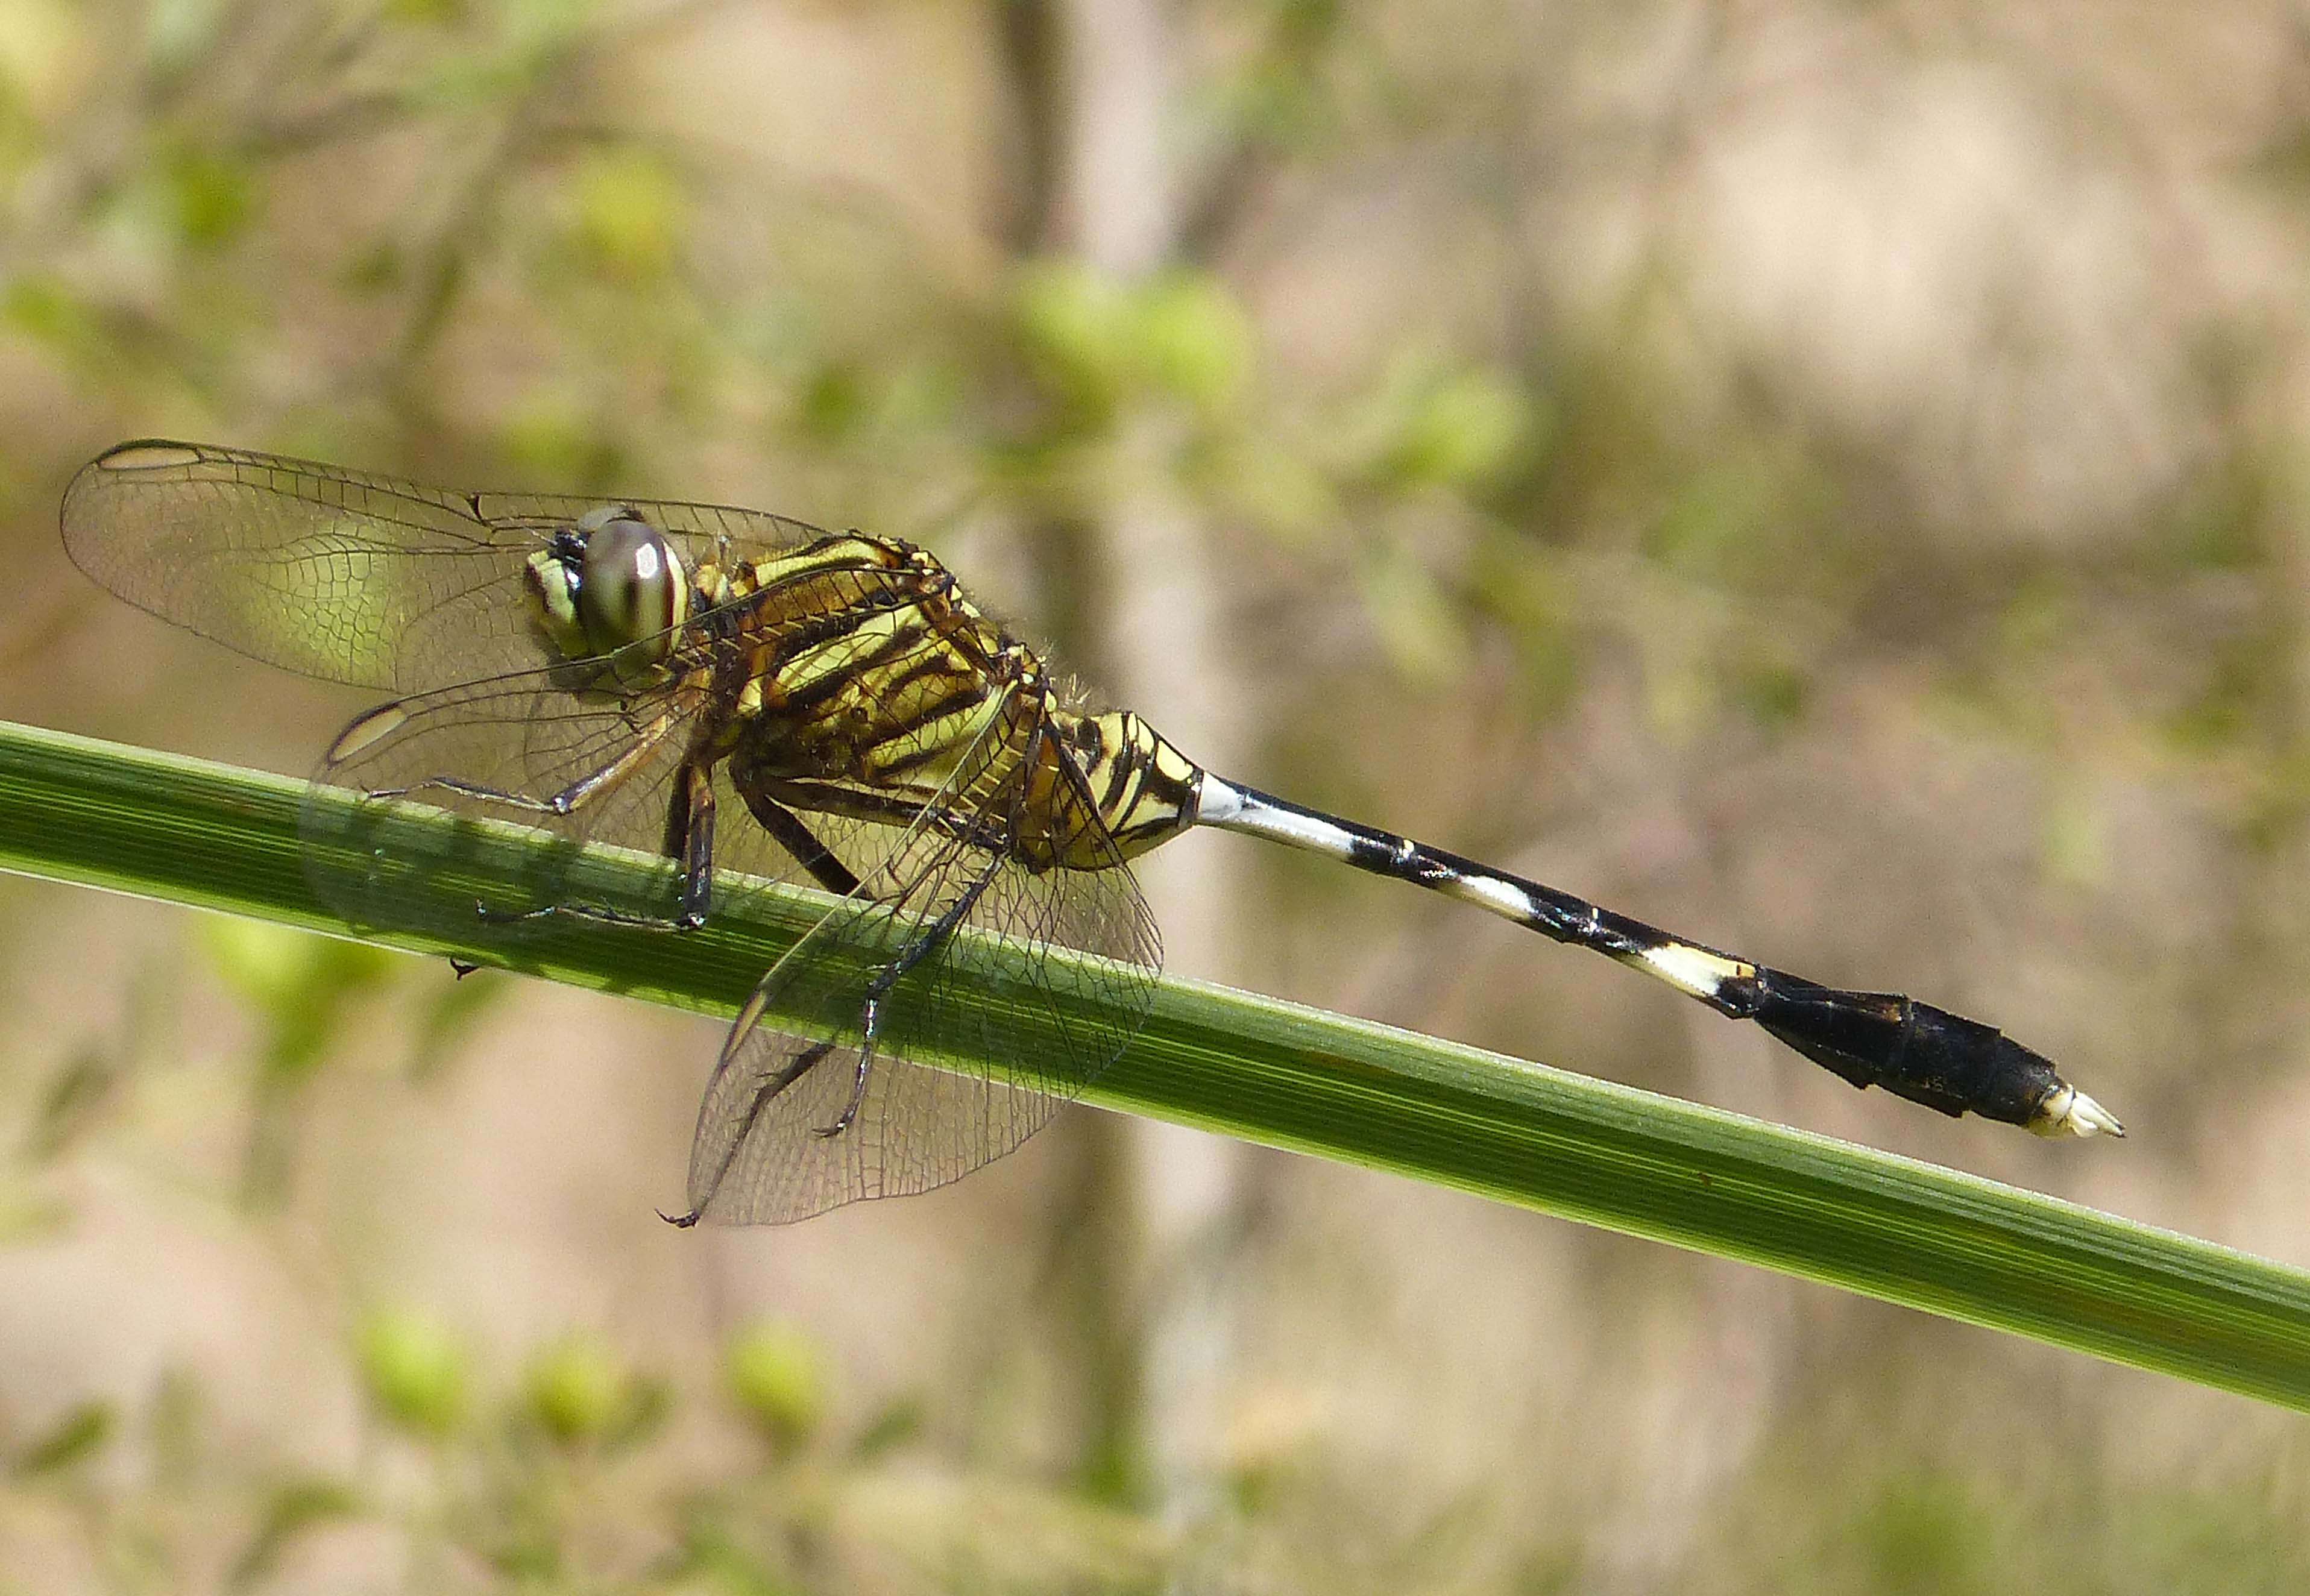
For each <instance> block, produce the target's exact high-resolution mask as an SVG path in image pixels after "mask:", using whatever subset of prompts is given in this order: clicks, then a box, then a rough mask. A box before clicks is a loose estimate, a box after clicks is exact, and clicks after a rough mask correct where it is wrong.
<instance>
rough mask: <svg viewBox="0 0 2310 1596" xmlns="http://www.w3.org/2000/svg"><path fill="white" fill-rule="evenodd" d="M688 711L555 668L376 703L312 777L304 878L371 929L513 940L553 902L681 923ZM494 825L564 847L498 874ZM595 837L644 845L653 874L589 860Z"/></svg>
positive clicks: (663, 697) (671, 698)
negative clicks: (562, 682) (569, 688)
mask: <svg viewBox="0 0 2310 1596" xmlns="http://www.w3.org/2000/svg"><path fill="white" fill-rule="evenodd" d="M689 720H690V716H689V715H688V713H687V712H686V709H685V707H684V705H683V704H682V701H681V700H680V699H679V698H677V697H676V696H675V695H674V694H673V693H659V694H654V695H638V696H637V697H635V698H633V699H631V700H630V701H629V702H627V703H624V704H620V703H617V702H613V701H593V700H588V699H582V698H576V697H574V696H572V695H570V694H569V693H566V692H563V691H561V690H559V689H557V688H556V687H555V686H554V685H553V680H552V675H551V672H543V671H536V672H517V673H515V674H511V675H507V676H502V677H498V678H495V679H492V680H490V681H476V682H467V683H464V684H462V685H460V686H456V687H451V688H445V689H443V690H440V691H438V692H432V693H425V694H420V695H417V696H415V697H412V698H400V699H395V700H394V701H393V702H391V703H388V704H385V705H380V706H379V707H378V708H376V709H373V710H370V711H369V713H367V714H366V715H363V716H360V717H359V718H358V719H356V720H355V721H354V722H353V723H352V725H350V726H348V727H347V728H346V729H345V731H344V733H342V734H341V735H340V736H339V737H338V739H337V741H336V742H335V743H334V744H333V745H332V747H331V749H330V750H329V752H328V753H327V754H326V756H324V758H323V759H322V762H321V764H320V766H319V768H317V769H316V770H315V771H314V773H313V780H312V785H311V787H310V789H309V790H308V795H307V798H306V801H305V808H304V813H303V817H302V821H301V825H300V833H301V838H302V841H303V844H304V855H305V866H306V874H307V876H308V879H309V880H310V881H311V882H312V885H313V889H314V892H315V894H316V895H317V896H318V897H319V898H321V900H322V901H323V902H325V903H326V904H327V905H328V906H330V907H332V908H334V909H335V910H336V911H337V912H338V913H339V914H341V915H344V916H345V917H346V918H347V919H348V920H351V921H352V922H353V923H354V924H362V925H379V926H390V927H395V928H400V929H406V930H430V931H438V932H447V933H453V934H457V935H461V936H463V935H478V936H480V937H482V939H483V940H514V939H517V938H519V937H522V936H525V935H528V934H534V932H537V931H538V930H540V929H542V928H543V924H544V919H543V915H544V912H545V911H548V910H551V909H555V908H562V907H569V906H577V905H583V906H587V907H590V908H594V909H597V910H599V911H601V912H603V913H605V914H611V915H620V916H624V917H630V918H636V919H649V920H665V921H670V920H672V919H673V916H674V915H675V914H676V913H677V912H678V911H679V909H680V906H681V903H680V874H681V872H680V866H679V865H678V864H677V863H676V862H675V861H674V860H673V859H672V858H669V857H667V856H666V840H667V835H668V826H669V821H670V819H671V817H672V814H673V804H674V802H675V799H676V796H677V794H676V788H677V785H678V784H677V782H676V780H675V777H676V776H677V774H678V773H679V772H680V770H681V768H682V759H683V756H684V753H685V751H686V750H687V747H688V736H687V733H688V731H689ZM557 800H560V802H559V803H557ZM563 805H567V807H566V808H565V807H563ZM491 828H517V829H523V830H529V831H534V832H542V833H543V834H545V835H546V836H547V837H550V838H551V840H552V842H553V843H554V846H552V847H551V848H550V849H547V850H545V851H544V852H543V854H537V855H535V856H534V857H533V856H531V855H524V856H523V868H522V873H521V875H520V876H519V878H518V879H517V880H512V881H505V880H495V879H491V877H492V872H489V871H487V870H484V869H483V868H482V859H481V854H482V848H483V846H484V844H485V843H486V841H487V840H488V832H489V830H490V829H491ZM587 843H595V844H600V845H605V846H611V847H615V848H621V849H627V850H630V851H632V852H633V853H635V854H640V855H643V856H644V858H643V859H641V860H636V861H630V863H636V864H641V865H644V866H646V868H644V869H642V870H640V871H639V872H632V871H629V872H617V871H605V870H604V869H602V868H600V866H599V864H598V863H595V864H592V865H589V864H588V863H587V861H586V858H585V856H584V854H582V852H581V851H580V850H581V849H582V847H583V846H584V845H586V844H587ZM445 883H466V884H467V885H468V886H469V888H470V889H469V890H467V889H459V890H455V891H452V892H448V893H445V892H443V891H442V886H443V884H445Z"/></svg>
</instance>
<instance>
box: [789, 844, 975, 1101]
mask: <svg viewBox="0 0 2310 1596" xmlns="http://www.w3.org/2000/svg"><path fill="white" fill-rule="evenodd" d="M1001 867H1002V859H1001V855H999V854H989V855H988V857H987V865H986V869H985V870H984V871H982V872H979V875H978V879H977V880H974V881H973V882H971V884H970V885H969V886H968V888H967V889H964V891H963V893H962V895H961V896H960V897H959V898H956V899H955V900H954V902H952V903H951V904H950V905H948V906H947V907H946V908H945V910H944V911H942V913H941V914H940V915H939V917H938V918H937V919H935V920H934V921H932V922H931V923H930V924H927V925H925V926H924V927H923V928H922V930H921V931H920V932H918V933H917V934H916V935H915V936H913V937H911V938H909V939H908V940H907V944H906V946H904V947H902V948H900V949H899V952H898V956H897V957H896V958H893V959H891V960H890V963H888V964H886V965H884V966H883V967H881V969H880V970H878V971H876V972H875V975H874V978H873V980H872V981H870V982H869V983H867V985H866V1002H865V1005H864V1007H863V1008H862V1009H861V1010H860V1011H859V1016H858V1031H859V1040H858V1071H857V1074H856V1076H855V1079H854V1080H852V1081H851V1083H850V1100H849V1102H848V1103H847V1104H845V1105H844V1106H843V1109H842V1115H841V1117H840V1118H838V1119H837V1120H836V1121H835V1122H834V1123H832V1124H830V1125H820V1126H817V1127H816V1130H817V1133H818V1134H819V1135H821V1136H829V1137H831V1136H839V1135H841V1134H842V1133H843V1132H845V1131H847V1130H848V1129H849V1128H850V1125H851V1122H852V1121H854V1120H855V1119H856V1118H857V1117H858V1110H859V1109H860V1108H861V1107H863V1106H864V1105H865V1102H866V1078H867V1073H868V1071H870V1070H871V1069H872V1068H873V1063H874V1044H875V1042H876V1040H877V1039H878V1038H879V1037H880V1036H881V1029H882V1000H883V999H884V998H886V997H888V996H890V989H891V988H893V987H895V986H896V985H898V984H899V982H900V981H903V980H904V979H906V976H907V971H909V970H911V969H913V968H914V967H916V965H919V964H920V963H922V961H923V960H924V959H925V958H929V957H930V956H931V955H932V954H934V953H935V952H937V951H938V950H939V949H940V948H941V947H942V946H943V945H944V944H945V942H946V940H947V939H948V938H949V937H951V936H952V935H953V934H954V930H955V927H956V926H958V925H960V924H962V923H963V921H964V920H965V919H966V918H968V915H969V914H970V911H971V909H972V907H973V906H976V905H977V902H978V900H979V898H980V897H981V896H982V895H983V894H985V892H986V889H987V888H988V887H989V886H990V885H992V884H993V882H994V877H995V874H996V872H997V871H999V870H1000V869H1001Z"/></svg>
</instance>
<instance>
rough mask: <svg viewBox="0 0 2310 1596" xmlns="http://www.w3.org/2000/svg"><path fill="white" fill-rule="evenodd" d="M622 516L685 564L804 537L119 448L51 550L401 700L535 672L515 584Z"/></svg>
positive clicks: (719, 517) (688, 513) (240, 453)
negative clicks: (655, 531)
mask: <svg viewBox="0 0 2310 1596" xmlns="http://www.w3.org/2000/svg"><path fill="white" fill-rule="evenodd" d="M605 503H618V504H626V505H630V506H631V507H633V508H634V509H635V510H636V511H637V512H638V513H639V514H640V515H641V516H643V518H644V519H646V520H647V521H649V522H651V523H652V524H653V525H657V526H659V527H660V528H661V529H663V530H664V531H666V532H667V533H668V534H669V535H670V536H672V537H673V539H674V541H675V542H677V544H679V545H680V546H681V547H682V550H683V551H684V553H685V554H686V555H688V556H689V557H690V558H691V559H699V558H701V557H703V558H723V559H727V558H729V557H731V556H732V555H735V556H737V557H739V558H751V557H753V556H755V555H757V554H768V553H769V552H771V551H776V550H778V549H782V548H787V547H791V546H792V545H793V544H795V543H796V542H804V541H807V540H808V539H809V538H812V537H815V536H818V535H820V533H818V530H817V529H816V528H814V527H811V526H807V525H803V524H802V523H800V522H796V521H788V520H786V518H785V517H783V516H773V515H769V514H767V513H764V512H762V511H759V510H746V509H737V508H733V507H725V506H716V505H694V504H685V503H682V502H680V501H675V500H658V499H584V498H579V497H576V496H572V495H567V494H534V495H530V494H510V493H459V492H455V491H452V490H447V489H442V488H429V487H426V486H424V485H422V484H421V483H416V482H408V481H401V480H400V479H398V478H395V477H389V476H382V475H378V474H374V473H366V472H355V471H344V470H341V469H339V468H338V467H336V466H333V465H323V464H317V463H314V462H311V461H304V460H292V459H288V458H284V457H282V456H281V455H263V454H256V453H254V452H251V451H248V450H244V449H226V448H217V447H211V446H207V445H202V444H186V443H174V442H165V441H148V442H142V443H132V444H123V445H121V446H120V447H117V448H115V449H111V450H109V451H108V452H106V453H105V454H103V455H100V456H99V457H98V458H97V459H95V460H94V461H91V463H90V464H87V465H85V466H83V467H82V468H81V471H80V473H79V474H78V475H76V476H75V477H74V478H73V481H72V486H71V487H70V488H69V489H67V490H65V501H64V537H65V548H66V550H67V551H70V553H71V555H72V558H73V560H74V563H75V564H77V565H78V566H79V567H80V568H81V569H82V570H83V571H85V572H87V573H88V574H89V576H91V577H93V578H94V579H95V580H96V581H98V582H100V583H101V584H103V585H105V586H106V587H109V588H110V589H111V590H112V591H113V592H114V593H117V594H119V595H120V596H121V597H122V598H125V599H126V600H127V601H128V602H129V603H133V604H135V605H137V606H138V607H139V608H141V609H144V610H148V611H150V612H152V613H153V614H155V615H158V616H161V618H162V619H163V620H171V621H174V622H176V623H177V624H178V625H179V626H182V627H187V628H188V629H191V630H193V631H196V632H198V633H200V634H201V635H202V636H203V637H206V638H213V639H214V640H216V641H217V642H220V643H222V644H223V645H225V646H227V647H229V648H232V649H235V650H238V651H239V652H240V653H242V654H246V655H250V656H252V657H253V658H256V659H260V660H263V661H265V663H267V664H274V665H279V666H282V667H283V668H284V669H287V670H291V671H296V672H300V673H301V674H304V675H307V676H317V677H320V678H322V679H323V680H325V681H343V682H349V683H352V684H353V685H355V686H360V687H373V688H378V689H381V690H386V691H388V692H397V693H403V694H418V693H425V692H430V691H432V690H436V689H440V688H446V687H450V686H453V685H455V684H456V683H459V682H464V681H477V680H480V679H482V678H486V677H494V676H499V675H503V674H505V673H507V672H514V671H520V670H525V669H528V668H531V667H534V666H539V665H543V664H546V663H547V657H546V654H545V651H544V649H543V645H542V644H541V643H540V641H539V640H538V639H537V638H535V637H534V634H533V633H532V631H531V629H530V620H529V611H528V606H527V604H526V603H525V601H524V595H523V593H522V589H521V573H522V567H523V565H524V563H525V561H526V560H527V559H528V558H529V556H530V555H531V554H532V553H534V551H536V550H537V549H538V548H539V547H541V546H542V545H543V542H544V541H545V539H546V538H547V537H549V536H551V533H553V531H554V530H555V529H556V528H558V527H560V526H565V525H569V523H570V522H571V521H573V520H575V519H576V518H577V516H580V515H583V514H584V513H585V512H586V510H588V509H592V508H595V507H598V506H600V505H603V504H605Z"/></svg>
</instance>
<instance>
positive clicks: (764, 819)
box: [738, 783, 858, 898]
mask: <svg viewBox="0 0 2310 1596" xmlns="http://www.w3.org/2000/svg"><path fill="white" fill-rule="evenodd" d="M738 791H739V795H740V796H741V797H742V798H744V799H745V801H746V811H747V812H748V813H749V814H751V815H752V816H753V817H754V822H755V824H757V825H759V826H760V827H761V828H762V829H763V830H765V831H767V832H769V834H770V840H771V841H773V842H775V843H777V845H778V846H780V847H782V848H784V849H785V850H786V852H787V853H789V854H793V855H794V856H795V862H796V863H799V864H800V865H801V866H802V867H803V869H804V870H806V871H808V872H810V875H811V880H814V881H816V882H817V883H818V884H819V885H820V886H821V887H823V888H825V889H827V890H828V891H829V892H831V893H833V894H834V895H835V896H836V897H837V898H847V897H849V896H850V895H851V894H852V893H854V892H855V891H857V890H858V878H857V877H856V876H855V875H852V874H851V873H850V867H849V866H848V865H847V864H845V863H842V861H841V860H839V859H837V858H836V857H835V856H834V854H833V851H832V850H831V849H829V848H828V846H826V845H825V844H824V843H822V842H821V841H819V840H818V836H817V834H816V833H815V832H813V831H812V830H811V828H809V827H808V826H806V825H804V824H803V820H802V817H801V816H800V815H797V814H796V813H795V811H792V810H790V809H788V808H787V807H786V805H785V804H783V803H780V802H777V800H776V799H774V798H772V797H771V796H770V795H769V794H767V793H765V792H762V791H761V790H760V788H758V787H756V786H755V785H752V784H751V783H741V784H739V787H738Z"/></svg>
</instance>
